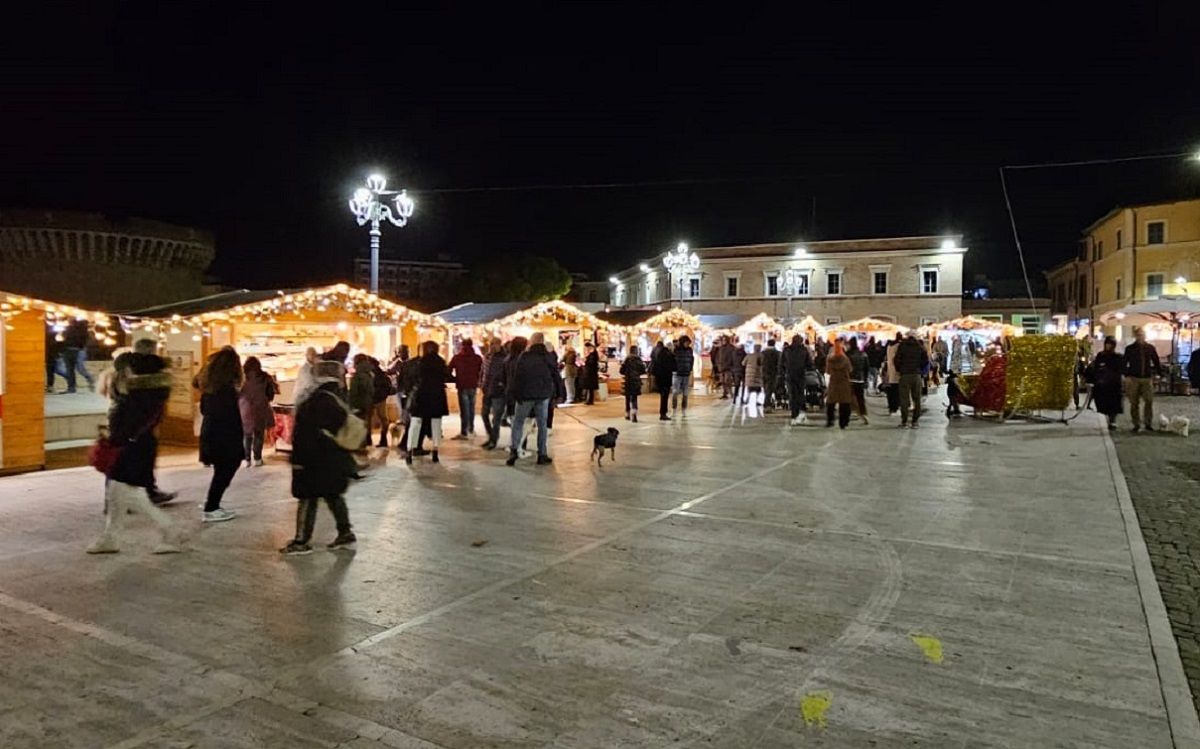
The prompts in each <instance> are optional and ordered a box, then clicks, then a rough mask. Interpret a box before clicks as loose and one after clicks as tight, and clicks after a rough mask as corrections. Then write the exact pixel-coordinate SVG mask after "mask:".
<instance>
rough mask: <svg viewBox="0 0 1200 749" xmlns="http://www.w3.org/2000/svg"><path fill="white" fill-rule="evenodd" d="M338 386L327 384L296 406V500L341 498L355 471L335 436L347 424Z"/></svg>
mask: <svg viewBox="0 0 1200 749" xmlns="http://www.w3.org/2000/svg"><path fill="white" fill-rule="evenodd" d="M338 390H339V388H338V385H337V383H327V384H325V385H322V386H321V387H320V388H318V389H317V390H315V391H313V393H312V395H311V396H309V397H308V398H306V399H305V400H304V402H303V403H301V404H300V405H299V406H297V407H296V427H295V430H294V431H293V432H292V458H291V462H292V496H293V497H296V498H297V499H315V498H318V497H340V496H341V495H342V494H344V493H345V491H346V486H347V485H349V483H350V477H351V476H352V475H354V474H355V473H356V472H357V466H356V465H355V463H354V458H352V457H351V456H350V453H348V452H346V451H345V450H343V449H342V448H341V447H339V446H338V444H337V442H335V441H334V440H333V437H332V436H331V435H336V434H337V433H338V430H339V429H341V428H342V425H343V424H345V423H346V415H347V411H346V406H345V404H344V402H343V401H342V400H341V398H340V397H339V396H338V395H337V393H338Z"/></svg>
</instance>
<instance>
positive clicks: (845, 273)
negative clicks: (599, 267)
mask: <svg viewBox="0 0 1200 749" xmlns="http://www.w3.org/2000/svg"><path fill="white" fill-rule="evenodd" d="M692 251H693V252H695V254H696V255H697V257H698V258H699V261H700V263H699V267H698V268H696V269H695V270H690V269H689V270H685V271H683V272H682V273H679V274H677V275H675V276H672V275H671V274H670V273H669V272H668V270H667V269H666V268H665V267H663V256H662V255H660V256H658V257H656V258H652V259H647V260H645V261H644V262H643V263H639V264H638V265H636V266H634V267H632V268H627V269H625V270H623V271H621V272H620V273H617V274H616V275H614V276H613V277H612V278H611V279H610V283H611V287H612V292H611V301H610V303H611V306H612V307H614V308H617V309H639V308H646V307H655V306H663V307H665V306H668V305H678V304H680V303H682V305H683V307H684V309H686V310H688V311H689V312H692V313H694V314H743V315H755V314H758V313H760V312H765V313H767V314H768V315H771V316H772V317H775V318H776V319H779V320H788V319H789V318H790V319H793V320H794V319H800V318H802V317H804V316H805V315H812V316H813V317H814V318H815V319H816V320H817V321H819V322H821V323H824V324H836V323H839V322H848V321H850V320H856V319H859V318H862V317H875V318H879V319H883V320H888V321H891V322H896V323H899V324H901V325H907V326H910V327H916V326H918V325H923V324H926V323H931V322H938V321H941V320H949V319H952V318H955V317H958V316H959V315H960V314H961V313H962V291H963V270H962V264H963V255H964V254H965V253H966V251H967V250H966V248H965V247H963V246H962V237H961V236H959V235H937V236H922V237H900V238H887V239H857V240H838V241H829V242H809V243H804V244H797V243H793V244H758V245H740V246H731V247H700V248H693V250H692ZM789 280H791V281H792V282H793V285H792V286H791V287H789V285H788V283H787V282H788V281H789Z"/></svg>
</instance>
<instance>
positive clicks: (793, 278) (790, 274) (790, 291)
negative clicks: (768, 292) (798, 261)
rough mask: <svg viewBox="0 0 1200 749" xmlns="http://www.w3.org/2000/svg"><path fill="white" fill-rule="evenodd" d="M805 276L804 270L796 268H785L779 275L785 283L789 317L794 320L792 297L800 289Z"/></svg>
mask: <svg viewBox="0 0 1200 749" xmlns="http://www.w3.org/2000/svg"><path fill="white" fill-rule="evenodd" d="M804 278H805V274H804V272H803V271H798V270H796V269H795V268H784V269H783V273H782V274H780V276H779V282H780V284H782V285H783V293H784V294H785V295H786V296H787V319H788V322H789V323H791V322H793V320H792V297H794V296H795V295H796V292H797V291H799V290H800V283H801V281H803V280H804Z"/></svg>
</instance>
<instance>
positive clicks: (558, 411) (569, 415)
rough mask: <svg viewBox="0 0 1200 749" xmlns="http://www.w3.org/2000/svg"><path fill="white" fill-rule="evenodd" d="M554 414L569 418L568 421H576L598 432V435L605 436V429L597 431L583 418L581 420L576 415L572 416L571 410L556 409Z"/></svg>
mask: <svg viewBox="0 0 1200 749" xmlns="http://www.w3.org/2000/svg"><path fill="white" fill-rule="evenodd" d="M554 413H556V414H557V415H559V416H566V417H567V418H568V419H570V420H571V421H574V422H576V423H579V424H582V425H584V426H585V427H587V428H588V429H591V430H592V431H593V432H596V433H597V434H604V430H603V429H597V428H596V427H594V426H592V425H591V424H589V423H587V422H586V421H584V420H583V419H581V418H579V417H578V416H575V415H574V414H572V413H571V411H570V410H568V409H565V408H555V409H554Z"/></svg>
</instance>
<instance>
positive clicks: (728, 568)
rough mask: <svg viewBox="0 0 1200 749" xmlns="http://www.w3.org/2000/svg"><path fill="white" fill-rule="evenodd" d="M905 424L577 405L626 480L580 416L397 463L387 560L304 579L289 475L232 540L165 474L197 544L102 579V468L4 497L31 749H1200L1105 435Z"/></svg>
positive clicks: (0, 737)
mask: <svg viewBox="0 0 1200 749" xmlns="http://www.w3.org/2000/svg"><path fill="white" fill-rule="evenodd" d="M644 400H645V401H646V403H645V404H644V405H646V406H650V402H649V401H650V400H651V399H650V398H645V399H644ZM939 401H940V398H938V397H936V396H935V397H931V398H930V399H929V403H930V405H932V406H933V407H934V408H935V409H936V406H937V404H938V402H939ZM871 406H872V408H873V409H875V411H876V412H875V413H874V414H873V418H872V423H871V426H869V427H862V426H859V425H857V424H855V425H852V426H851V428H850V429H848V430H847V431H845V432H839V431H838V430H837V429H836V428H834V429H832V430H828V429H824V428H823V427H821V426H809V427H805V428H795V429H790V428H788V427H787V426H785V424H784V417H783V416H781V415H775V416H772V417H769V418H768V419H766V420H763V419H761V418H750V417H746V416H745V415H744V414H735V413H734V412H733V411H732V410H731V409H730V407H728V406H727V405H724V404H722V403H720V402H713V401H705V400H703V399H702V400H701V402H700V404H699V405H698V406H697V407H696V408H694V411H693V414H692V416H691V418H690V419H689V420H688V421H686V422H683V423H671V424H660V423H659V422H657V421H650V420H649V418H650V416H651V414H650V410H651V409H650V408H647V420H646V421H644V422H643V423H641V424H638V425H632V424H627V423H626V422H624V421H622V420H621V419H620V414H619V410H618V409H619V408H620V405H619V404H618V403H617V402H615V401H614V402H609V403H607V404H604V405H602V406H597V407H595V408H593V409H587V408H582V407H579V408H573V409H570V410H569V411H568V412H566V413H569V414H571V415H574V416H579V417H581V418H584V419H586V420H587V421H588V422H589V423H590V424H594V425H595V426H599V427H603V426H607V425H610V424H611V425H617V426H619V428H621V430H622V433H621V439H620V444H619V446H618V449H617V461H616V463H614V464H612V465H609V464H607V463H606V464H605V466H604V467H603V468H600V469H597V468H596V467H595V465H593V464H590V463H589V460H588V454H589V451H590V447H591V445H590V443H591V436H592V432H591V431H590V430H589V429H587V428H586V427H584V426H583V425H581V424H579V423H576V422H574V421H572V420H571V419H570V418H568V417H566V414H565V413H564V414H563V415H561V416H560V417H559V419H558V425H557V426H558V428H557V429H556V430H555V433H554V436H553V439H552V443H551V451H552V453H553V455H554V457H555V463H554V465H553V466H550V467H546V468H538V467H535V466H533V465H532V461H525V462H523V464H522V465H521V466H520V467H519V468H516V469H513V468H506V467H505V466H504V465H503V456H502V454H501V453H499V452H497V453H491V454H486V453H483V452H482V451H481V450H479V449H477V448H472V447H468V446H465V445H464V444H463V443H460V442H448V443H447V444H446V445H445V449H444V451H443V456H444V457H443V462H442V464H441V465H433V464H430V463H428V462H423V463H419V464H418V465H416V466H415V467H414V468H413V469H411V470H410V469H407V468H405V467H404V465H403V464H402V463H399V462H397V461H396V460H395V458H391V459H390V461H389V462H388V463H387V464H381V465H379V466H378V467H376V468H375V469H374V470H372V471H371V472H370V475H369V477H368V478H367V479H365V480H363V481H361V482H358V483H357V484H356V485H355V486H354V487H353V488H352V489H351V492H350V494H349V503H350V510H351V514H352V518H353V521H354V524H355V526H356V530H357V532H358V535H359V539H360V542H359V548H358V550H357V552H355V553H348V552H342V553H334V552H328V551H325V550H323V549H322V550H320V551H318V552H317V553H315V554H313V555H311V556H307V557H301V558H295V559H282V558H280V556H279V554H278V553H277V552H276V549H277V548H278V547H279V546H281V545H282V544H283V543H284V542H285V541H286V540H287V539H288V538H289V537H290V535H291V529H292V521H293V515H294V509H295V504H294V501H293V500H292V499H291V498H290V495H289V493H288V469H287V467H286V465H285V464H284V463H283V462H282V461H281V460H274V461H269V463H268V467H267V468H263V469H254V470H245V469H243V470H242V471H241V472H240V473H239V474H238V476H237V478H236V479H235V480H234V484H233V487H232V489H231V490H230V493H229V494H228V495H227V497H226V500H225V503H224V504H225V506H226V507H228V508H230V509H233V510H236V511H237V512H238V513H239V514H240V516H239V518H238V519H236V520H235V521H233V522H230V523H223V524H217V525H211V526H207V527H204V528H201V526H200V523H199V509H198V508H197V506H196V502H197V500H198V499H199V498H200V496H201V494H202V491H203V487H204V485H205V484H206V482H207V478H208V474H207V472H206V471H205V470H204V469H202V468H200V467H197V466H195V465H194V464H193V463H191V462H190V461H189V460H187V459H183V460H180V459H179V458H171V459H169V460H168V461H165V462H168V463H171V464H173V465H167V466H163V467H162V470H161V471H160V482H161V483H162V484H163V485H164V486H165V487H167V488H171V489H179V490H181V491H182V492H183V494H184V499H181V500H179V501H177V503H176V504H177V506H174V507H172V508H171V509H170V513H171V515H172V516H173V517H174V518H176V519H177V520H178V521H179V522H181V523H184V524H186V526H187V527H188V528H189V529H190V531H191V532H192V534H193V535H192V538H191V540H190V542H189V544H188V546H189V550H188V551H187V552H186V553H184V554H182V555H178V556H165V557H163V556H152V555H150V554H149V547H150V544H151V541H152V538H153V533H152V532H151V528H150V527H149V525H148V524H147V523H145V521H138V522H137V524H136V525H135V529H136V530H137V531H138V532H137V533H136V534H135V535H136V537H137V540H138V544H135V545H132V546H130V547H128V548H127V549H125V550H124V551H123V552H122V553H121V554H119V555H115V556H110V557H99V558H97V557H89V556H87V555H85V554H84V553H83V548H84V546H86V544H87V543H88V542H89V541H90V540H91V539H92V538H93V536H94V535H95V534H96V533H97V532H98V531H99V528H100V524H101V516H100V505H101V501H100V493H101V483H102V482H101V479H100V478H99V477H98V475H97V474H95V473H94V472H93V471H91V470H90V469H73V470H65V471H57V472H51V473H43V474H38V475H27V476H20V477H10V478H5V479H0V497H2V498H3V499H2V501H0V521H2V523H3V526H2V527H3V528H4V531H3V533H0V633H2V635H0V664H3V665H2V669H3V678H0V746H2V747H5V749H13V748H16V747H354V748H356V749H360V748H362V749H365V748H366V747H413V748H418V747H419V748H426V749H427V748H429V747H463V748H464V749H465V748H472V749H473V748H476V747H664V746H697V747H900V746H903V747H911V746H921V747H984V746H989V747H1088V748H1094V747H1120V748H1122V749H1128V748H1131V747H1134V748H1153V747H1171V746H1180V747H1194V746H1197V745H1200V744H1198V736H1197V732H1196V728H1195V714H1194V712H1192V706H1191V701H1190V698H1189V695H1188V693H1187V689H1186V683H1185V682H1184V681H1183V672H1182V670H1181V668H1180V661H1179V655H1178V653H1177V651H1176V650H1175V644H1174V640H1173V639H1172V638H1171V630H1170V625H1169V623H1168V620H1167V617H1166V613H1165V610H1164V609H1163V605H1162V602H1161V599H1160V598H1158V589H1157V586H1156V585H1155V583H1154V578H1153V575H1152V574H1151V573H1150V569H1151V568H1150V560H1149V557H1148V556H1147V554H1146V549H1145V546H1144V545H1143V544H1142V541H1141V537H1140V535H1137V534H1136V533H1135V534H1134V535H1133V536H1132V537H1131V536H1129V535H1127V528H1130V527H1131V528H1134V529H1136V528H1137V520H1136V517H1134V516H1133V515H1132V510H1131V509H1130V504H1129V500H1128V495H1127V494H1124V487H1125V483H1124V479H1123V478H1122V474H1121V471H1120V468H1119V467H1118V465H1117V461H1116V452H1115V450H1114V448H1113V446H1112V443H1111V442H1110V441H1109V440H1107V439H1106V438H1105V437H1104V436H1103V435H1102V433H1101V431H1100V429H1099V423H1098V420H1097V419H1096V418H1095V415H1094V414H1092V413H1090V412H1088V413H1086V414H1084V415H1083V416H1082V417H1080V418H1079V419H1078V420H1076V421H1075V422H1073V423H1072V424H1071V425H1070V426H1062V425H1060V424H1028V423H1009V424H1005V425H999V424H994V423H986V422H979V421H974V420H970V419H963V420H961V421H958V422H955V423H953V424H951V425H949V426H947V423H946V420H945V419H944V418H943V417H942V416H941V415H940V414H939V413H937V412H936V411H934V413H931V415H930V416H929V418H927V419H926V420H925V422H923V424H922V429H921V430H919V431H900V430H897V429H895V428H894V422H893V421H890V420H889V419H888V418H887V417H886V416H885V415H884V414H882V412H881V399H878V398H874V399H872V403H871ZM447 431H448V432H450V433H455V432H457V426H456V423H455V420H454V419H449V420H447ZM1193 439H1194V438H1193ZM321 512H322V515H321V516H320V520H319V524H318V531H317V533H318V540H321V541H328V540H329V539H330V538H331V537H332V535H333V529H332V521H331V519H330V518H329V516H328V513H327V512H326V511H325V510H324V509H322V510H321ZM1131 538H1132V543H1131ZM1139 583H1141V585H1140V587H1139ZM1147 592H1149V593H1150V594H1152V595H1147Z"/></svg>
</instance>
